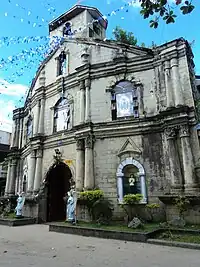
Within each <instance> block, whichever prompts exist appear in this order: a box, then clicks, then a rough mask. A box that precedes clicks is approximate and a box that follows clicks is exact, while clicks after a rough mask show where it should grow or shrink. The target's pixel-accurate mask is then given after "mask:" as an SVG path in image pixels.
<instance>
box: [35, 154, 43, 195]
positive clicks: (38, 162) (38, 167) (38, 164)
mask: <svg viewBox="0 0 200 267" xmlns="http://www.w3.org/2000/svg"><path fill="white" fill-rule="evenodd" d="M41 179H42V150H40V149H39V150H37V153H36V166H35V179H34V188H33V189H34V193H37V192H38V191H39V189H40V183H41Z"/></svg>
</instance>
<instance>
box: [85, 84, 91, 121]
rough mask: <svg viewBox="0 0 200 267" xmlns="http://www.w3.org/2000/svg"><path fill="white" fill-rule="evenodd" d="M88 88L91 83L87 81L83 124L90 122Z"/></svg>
mask: <svg viewBox="0 0 200 267" xmlns="http://www.w3.org/2000/svg"><path fill="white" fill-rule="evenodd" d="M90 86H91V82H90V80H89V79H87V80H86V81H85V122H89V121H90V108H91V105H90Z"/></svg>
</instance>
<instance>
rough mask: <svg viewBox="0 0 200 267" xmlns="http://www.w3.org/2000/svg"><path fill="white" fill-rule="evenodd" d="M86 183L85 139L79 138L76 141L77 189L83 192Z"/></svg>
mask: <svg viewBox="0 0 200 267" xmlns="http://www.w3.org/2000/svg"><path fill="white" fill-rule="evenodd" d="M83 185H84V141H83V140H82V139H78V140H77V143H76V189H77V191H79V192H81V191H82V190H83Z"/></svg>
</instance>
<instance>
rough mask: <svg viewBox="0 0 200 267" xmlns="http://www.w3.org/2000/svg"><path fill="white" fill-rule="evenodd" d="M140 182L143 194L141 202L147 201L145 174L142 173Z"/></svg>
mask: <svg viewBox="0 0 200 267" xmlns="http://www.w3.org/2000/svg"><path fill="white" fill-rule="evenodd" d="M140 184H141V194H142V195H143V198H142V200H141V202H142V203H147V190H146V181H145V176H144V175H140Z"/></svg>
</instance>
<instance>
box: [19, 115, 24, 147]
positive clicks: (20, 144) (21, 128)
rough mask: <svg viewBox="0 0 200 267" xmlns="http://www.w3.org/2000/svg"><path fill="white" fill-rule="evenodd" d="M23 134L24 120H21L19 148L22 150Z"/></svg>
mask: <svg viewBox="0 0 200 267" xmlns="http://www.w3.org/2000/svg"><path fill="white" fill-rule="evenodd" d="M22 132H23V119H22V118H20V120H19V143H18V147H19V148H21V146H22Z"/></svg>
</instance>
